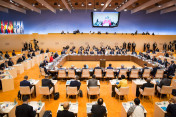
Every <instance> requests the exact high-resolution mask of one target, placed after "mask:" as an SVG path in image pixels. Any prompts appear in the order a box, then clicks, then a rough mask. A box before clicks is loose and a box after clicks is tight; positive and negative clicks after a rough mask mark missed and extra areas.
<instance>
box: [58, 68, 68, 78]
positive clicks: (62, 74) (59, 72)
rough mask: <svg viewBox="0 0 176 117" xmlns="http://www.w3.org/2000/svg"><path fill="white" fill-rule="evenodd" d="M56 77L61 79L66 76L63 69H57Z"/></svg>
mask: <svg viewBox="0 0 176 117" xmlns="http://www.w3.org/2000/svg"><path fill="white" fill-rule="evenodd" d="M58 78H61V79H63V78H67V76H66V72H65V70H64V69H63V70H59V71H58Z"/></svg>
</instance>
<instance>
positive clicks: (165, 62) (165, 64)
mask: <svg viewBox="0 0 176 117" xmlns="http://www.w3.org/2000/svg"><path fill="white" fill-rule="evenodd" d="M167 64H168V62H167V59H166V58H165V59H164V61H163V63H162V65H164V66H165V68H167Z"/></svg>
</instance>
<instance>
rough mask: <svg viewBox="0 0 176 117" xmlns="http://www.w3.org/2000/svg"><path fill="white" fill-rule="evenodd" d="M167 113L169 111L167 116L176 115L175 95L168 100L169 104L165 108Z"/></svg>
mask: <svg viewBox="0 0 176 117" xmlns="http://www.w3.org/2000/svg"><path fill="white" fill-rule="evenodd" d="M166 111H167V113H169V116H167V117H176V97H172V98H171V99H170V100H169V105H168V106H167V109H166Z"/></svg>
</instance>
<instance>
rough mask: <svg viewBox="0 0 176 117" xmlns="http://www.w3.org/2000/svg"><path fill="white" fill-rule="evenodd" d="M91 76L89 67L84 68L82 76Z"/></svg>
mask: <svg viewBox="0 0 176 117" xmlns="http://www.w3.org/2000/svg"><path fill="white" fill-rule="evenodd" d="M89 77H90V73H89V69H83V71H82V78H89Z"/></svg>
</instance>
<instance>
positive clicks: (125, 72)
mask: <svg viewBox="0 0 176 117" xmlns="http://www.w3.org/2000/svg"><path fill="white" fill-rule="evenodd" d="M127 71H128V69H121V70H120V73H119V76H118V77H119V78H121V75H124V76H125V78H127Z"/></svg>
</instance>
